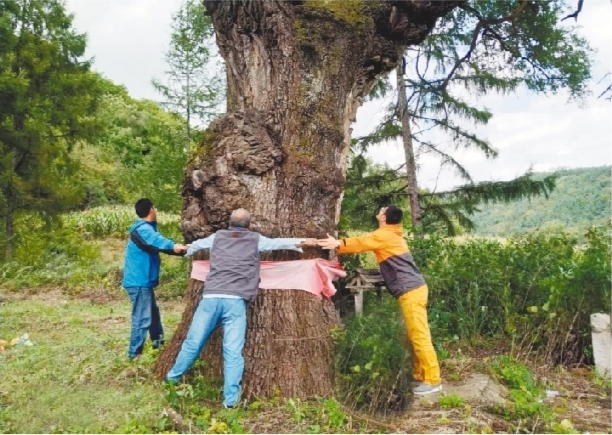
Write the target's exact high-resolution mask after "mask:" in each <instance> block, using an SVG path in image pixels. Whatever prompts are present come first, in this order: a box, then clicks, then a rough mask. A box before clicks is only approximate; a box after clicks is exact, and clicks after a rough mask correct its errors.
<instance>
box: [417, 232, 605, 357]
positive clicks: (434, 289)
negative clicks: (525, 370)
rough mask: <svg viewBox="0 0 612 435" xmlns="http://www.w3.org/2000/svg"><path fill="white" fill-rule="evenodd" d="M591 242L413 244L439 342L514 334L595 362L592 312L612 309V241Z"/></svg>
mask: <svg viewBox="0 0 612 435" xmlns="http://www.w3.org/2000/svg"><path fill="white" fill-rule="evenodd" d="M586 240H587V244H586V245H584V246H581V247H576V240H575V239H573V238H571V237H569V236H568V235H566V234H564V233H534V234H531V235H527V236H523V237H520V238H517V239H510V240H507V241H505V242H504V243H502V242H498V241H492V240H483V239H475V240H468V241H464V242H458V241H455V240H453V239H436V238H427V239H420V240H412V241H409V244H411V245H412V246H411V247H412V252H413V254H414V257H415V261H416V263H417V265H419V267H420V268H421V271H422V272H423V274H424V276H425V279H426V281H427V283H428V286H429V289H430V297H429V320H430V325H431V329H432V335H433V337H434V340H436V339H437V340H440V339H451V338H453V337H456V338H461V339H468V340H473V339H476V338H479V337H503V336H506V337H508V338H510V339H512V340H513V341H514V342H515V343H516V344H517V345H518V346H519V347H521V348H526V349H529V350H534V351H537V352H540V353H541V354H542V355H543V356H544V357H545V358H546V359H547V360H548V361H549V362H551V363H558V362H564V363H571V362H579V361H586V362H589V361H590V360H591V359H590V358H591V355H592V351H591V343H590V326H589V321H590V320H589V315H590V314H591V313H594V312H600V311H603V312H610V288H611V279H610V276H611V272H610V262H611V255H610V239H609V237H607V235H606V234H605V233H604V232H603V231H602V230H590V231H589V232H588V233H587V234H586Z"/></svg>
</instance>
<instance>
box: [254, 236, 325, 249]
mask: <svg viewBox="0 0 612 435" xmlns="http://www.w3.org/2000/svg"><path fill="white" fill-rule="evenodd" d="M302 246H317V239H309V238H278V239H270V238H268V237H265V236H262V235H260V236H259V245H258V248H259V251H260V252H262V251H277V250H279V249H290V250H292V251H298V252H302Z"/></svg>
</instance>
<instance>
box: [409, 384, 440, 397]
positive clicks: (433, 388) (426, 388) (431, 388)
mask: <svg viewBox="0 0 612 435" xmlns="http://www.w3.org/2000/svg"><path fill="white" fill-rule="evenodd" d="M438 391H442V384H438V385H430V384H425V383H423V382H421V383H420V384H419V385H418V386H416V387H414V388H413V390H412V392H413V393H414V394H416V395H419V396H426V395H427V394H432V393H437V392H438Z"/></svg>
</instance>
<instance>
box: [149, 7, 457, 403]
mask: <svg viewBox="0 0 612 435" xmlns="http://www.w3.org/2000/svg"><path fill="white" fill-rule="evenodd" d="M204 3H205V5H206V8H207V12H208V13H209V14H210V15H211V16H212V21H213V24H214V27H215V31H216V37H217V44H218V45H219V49H220V52H221V55H222V56H223V58H224V59H225V65H226V69H227V85H228V95H227V114H226V115H224V116H223V117H221V118H220V119H218V120H216V121H214V122H213V123H212V124H211V126H210V128H209V129H208V130H207V132H206V133H205V136H204V139H203V141H202V143H201V144H200V147H199V149H198V150H196V151H195V153H194V154H195V157H194V158H193V159H192V160H191V162H190V163H189V165H188V168H187V170H186V177H185V181H184V184H183V195H184V208H183V215H182V223H181V225H182V231H183V234H184V235H185V237H186V239H187V240H188V241H191V240H194V239H197V238H201V237H205V236H208V235H209V234H211V233H213V232H214V231H216V230H218V229H220V228H225V227H226V226H227V223H228V219H229V215H230V213H231V211H232V210H234V209H236V208H238V207H244V208H246V209H248V210H250V211H251V213H252V215H253V218H254V221H255V222H256V224H257V227H258V230H259V231H260V232H261V233H262V234H265V235H267V236H271V237H294V236H304V237H307V236H310V237H322V236H324V235H325V233H327V232H330V233H332V232H333V231H334V230H335V226H336V223H337V221H338V218H339V211H340V203H341V200H342V194H343V187H344V180H345V173H346V165H347V155H348V151H349V146H350V137H351V134H350V133H351V130H350V124H351V122H352V121H354V119H355V114H356V111H357V108H358V107H359V106H360V105H361V102H362V98H363V96H364V95H365V94H366V93H367V92H368V90H369V89H370V88H371V86H372V85H373V84H374V82H375V80H376V78H377V77H378V76H380V75H381V74H384V73H387V72H388V71H390V70H391V69H392V68H394V67H395V65H396V64H397V61H398V59H399V58H400V56H401V55H402V53H403V51H404V49H405V47H406V46H407V45H409V44H418V43H420V42H421V41H422V40H423V38H425V36H426V35H427V34H428V33H429V32H430V31H431V29H432V28H433V26H434V25H435V22H436V19H437V18H438V17H440V16H442V15H444V14H446V13H448V12H449V11H450V10H452V9H453V8H454V7H456V6H457V5H458V4H459V3H461V2H460V1H431V2H429V1H365V0H346V1H345V0H335V1H329V0H310V1H281V0H265V1H261V0H259V1H255V0H240V1H238V0H236V1H211V0H206V1H205V2H204ZM323 255H326V254H324V253H323V252H321V251H320V250H318V249H311V250H308V251H307V252H306V253H305V254H304V255H303V256H302V258H313V257H319V256H323ZM267 258H268V259H274V260H292V259H295V258H297V256H296V255H295V254H294V253H291V252H284V251H281V252H277V253H275V254H273V255H270V256H269V257H267ZM200 292H201V283H198V282H195V281H192V282H191V283H190V286H189V294H188V296H187V298H186V301H187V306H186V308H185V312H184V314H183V319H182V321H181V323H180V325H179V327H178V330H177V332H176V334H175V336H174V337H173V339H172V342H171V343H170V344H169V345H168V346H167V347H166V349H165V350H164V351H163V352H162V354H161V355H160V357H159V360H158V362H157V364H156V366H155V368H154V370H155V373H156V374H157V376H160V377H161V376H163V375H164V374H165V373H166V372H167V370H168V369H169V368H170V366H171V365H172V364H173V362H174V359H175V358H176V355H177V352H178V349H179V348H180V344H181V343H182V341H183V340H184V337H185V336H186V331H187V329H188V327H189V324H190V322H191V318H192V316H193V312H194V310H195V308H196V306H197V303H198V302H199V300H200V295H201V293H200ZM335 322H337V319H336V316H335V313H334V310H333V307H332V306H331V305H330V303H329V302H328V301H323V302H322V301H320V300H318V299H316V298H315V297H314V296H312V295H310V294H309V293H306V292H300V291H279V290H260V293H259V296H258V298H257V300H256V302H255V303H254V304H253V306H251V307H250V308H249V320H248V332H247V344H246V346H245V350H244V355H245V359H246V368H245V375H244V378H243V387H244V394H245V396H246V397H247V398H248V397H253V396H263V397H269V396H271V395H273V394H281V395H283V396H285V397H287V396H300V397H309V396H314V395H318V396H324V395H327V394H330V393H331V392H332V389H333V370H332V367H331V359H332V357H333V346H332V342H331V338H330V337H329V335H328V334H327V330H328V329H329V327H330V326H331V325H333V324H334V323H335ZM219 346H220V344H219V341H218V338H217V339H216V340H211V342H210V343H209V345H208V346H207V347H208V350H205V351H204V352H203V358H205V359H207V361H210V358H213V356H215V357H216V358H217V361H216V362H212V363H211V368H210V369H209V371H208V372H207V373H206V374H207V375H211V374H215V373H216V374H219V368H220V366H219V363H218V357H219V354H220V348H219Z"/></svg>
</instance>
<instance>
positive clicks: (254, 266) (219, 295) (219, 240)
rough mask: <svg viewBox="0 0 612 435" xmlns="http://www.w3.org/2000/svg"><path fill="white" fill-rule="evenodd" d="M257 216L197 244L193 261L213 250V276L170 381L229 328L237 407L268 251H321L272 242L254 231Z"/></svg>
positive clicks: (237, 219) (229, 390)
mask: <svg viewBox="0 0 612 435" xmlns="http://www.w3.org/2000/svg"><path fill="white" fill-rule="evenodd" d="M250 223H251V215H250V213H249V212H248V211H247V210H245V209H238V210H234V211H233V212H232V215H231V217H230V222H229V228H228V229H227V230H219V231H217V232H216V233H215V234H213V235H211V236H209V237H206V238H205V239H200V240H197V241H196V242H194V243H192V244H191V246H190V248H189V250H188V251H187V256H188V257H189V256H191V255H193V254H194V253H195V252H196V251H199V250H202V249H210V273H209V274H208V276H207V277H206V282H205V283H204V290H203V296H202V300H201V301H200V304H199V305H198V308H197V309H196V312H195V314H194V315H193V320H192V321H191V326H190V327H189V332H188V333H187V338H186V339H185V341H184V342H183V345H182V347H181V351H180V352H179V354H178V357H177V358H176V362H175V364H174V367H172V369H170V372H168V374H167V376H166V379H167V380H168V381H170V382H178V381H179V379H180V378H181V376H182V375H183V374H184V373H185V372H186V371H187V370H188V369H189V368H190V367H191V366H192V364H193V363H194V361H195V360H196V359H197V358H198V357H199V356H200V353H202V349H203V348H204V345H205V344H206V342H207V341H208V339H209V338H210V335H211V334H212V332H213V331H214V330H215V328H216V326H217V325H218V324H219V323H221V325H222V327H223V378H224V385H223V405H224V406H225V407H226V408H231V407H233V406H234V405H235V404H236V402H237V401H238V399H239V396H240V381H241V380H242V373H243V371H244V358H243V357H242V349H243V347H244V340H245V334H246V306H247V303H248V302H251V301H253V300H255V297H256V296H257V289H258V288H259V269H260V257H259V253H260V252H262V251H273V250H279V249H291V250H295V251H300V252H301V251H302V250H301V248H300V247H301V246H316V245H317V240H316V239H306V238H298V239H292V238H284V239H281V238H279V239H269V238H267V237H264V236H262V235H261V234H259V233H256V232H252V231H250V230H249V228H250Z"/></svg>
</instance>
